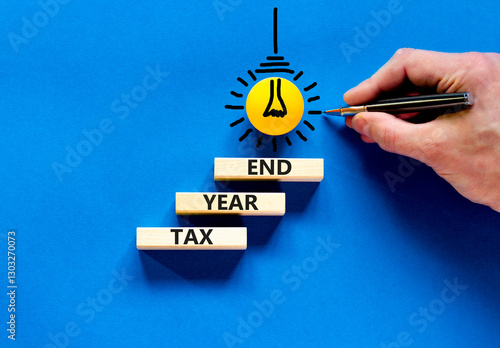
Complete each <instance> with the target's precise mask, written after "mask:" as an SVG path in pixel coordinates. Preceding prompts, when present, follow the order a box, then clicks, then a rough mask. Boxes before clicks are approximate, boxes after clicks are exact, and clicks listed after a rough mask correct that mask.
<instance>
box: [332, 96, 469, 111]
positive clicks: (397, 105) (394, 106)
mask: <svg viewBox="0 0 500 348" xmlns="http://www.w3.org/2000/svg"><path fill="white" fill-rule="evenodd" d="M473 104H474V96H473V95H472V94H471V93H448V94H433V95H416V96H409V97H403V98H394V99H385V100H378V101H375V102H373V103H372V104H369V105H354V106H350V105H348V106H341V107H340V108H339V109H333V110H327V111H325V112H324V113H325V114H326V115H330V116H344V117H345V116H352V115H356V114H357V113H358V112H364V111H378V112H387V113H391V114H402V113H411V112H418V111H422V110H433V109H441V108H446V107H451V106H462V107H467V106H471V105H473Z"/></svg>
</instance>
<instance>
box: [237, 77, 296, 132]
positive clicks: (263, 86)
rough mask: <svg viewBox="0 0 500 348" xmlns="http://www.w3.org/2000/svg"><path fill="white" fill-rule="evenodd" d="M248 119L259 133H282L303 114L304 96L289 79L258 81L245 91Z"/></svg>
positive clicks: (277, 78) (278, 78) (276, 78)
mask: <svg viewBox="0 0 500 348" xmlns="http://www.w3.org/2000/svg"><path fill="white" fill-rule="evenodd" d="M246 110H247V115H248V119H249V120H250V122H251V123H252V125H253V126H254V127H255V128H256V129H257V130H259V131H260V132H262V133H264V134H268V135H282V134H285V133H288V132H290V131H291V130H292V129H294V128H295V127H296V126H297V125H298V124H299V122H300V120H301V119H302V114H303V113H304V99H303V98H302V94H301V93H300V90H299V89H298V88H297V87H296V86H295V85H294V84H293V83H292V82H290V81H288V80H286V79H283V78H280V77H269V78H267V79H264V80H262V81H259V82H258V83H257V84H256V85H255V86H253V88H252V90H251V91H250V93H248V97H247V103H246Z"/></svg>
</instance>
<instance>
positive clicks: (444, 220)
mask: <svg viewBox="0 0 500 348" xmlns="http://www.w3.org/2000/svg"><path fill="white" fill-rule="evenodd" d="M328 123H330V122H328ZM329 126H330V127H331V128H333V131H335V132H336V133H337V134H338V135H339V137H340V138H341V139H342V141H344V142H346V143H347V144H348V145H347V146H349V147H350V148H351V149H354V152H355V153H356V155H358V158H359V161H361V162H362V163H363V168H362V169H363V173H364V174H361V175H364V176H372V177H374V180H375V181H377V182H379V183H380V185H375V187H376V188H377V189H378V190H379V191H380V195H379V197H380V201H381V202H380V203H379V204H380V205H383V206H384V207H386V208H387V209H390V212H389V213H392V214H394V215H397V219H398V220H400V221H401V226H404V227H403V228H401V229H400V230H399V231H387V233H388V234H391V233H403V232H404V233H407V234H408V237H409V238H412V239H414V242H415V243H419V244H421V245H423V246H424V247H425V248H426V249H428V250H430V251H431V252H432V253H433V254H435V255H436V257H437V258H439V259H440V260H441V261H442V262H443V263H444V264H446V265H449V266H450V268H452V269H458V270H459V272H460V274H465V275H466V276H467V277H468V278H469V279H468V280H467V281H468V284H470V286H471V288H474V289H475V290H477V291H478V292H482V293H483V294H484V296H485V301H486V302H487V303H488V304H489V306H490V307H491V309H492V313H494V315H496V316H497V317H498V316H500V314H499V313H500V274H499V271H498V270H499V266H500V214H499V213H497V212H495V211H493V210H492V209H490V208H488V207H485V206H482V205H479V204H475V203H472V202H470V201H468V200H467V199H465V198H464V197H462V196H461V195H460V194H458V192H456V191H455V189H454V188H453V187H452V186H451V185H450V184H448V183H447V182H446V181H445V180H443V179H442V178H441V177H439V176H438V175H437V174H436V173H435V172H434V171H433V170H432V169H431V168H430V167H428V166H426V165H425V164H422V165H421V166H418V167H415V168H414V171H413V172H412V174H411V175H410V176H408V177H406V178H405V181H404V182H403V183H401V184H399V185H396V186H395V187H394V188H395V191H394V192H391V189H390V188H389V186H388V185H387V183H384V182H383V181H384V180H385V179H384V177H383V176H381V175H380V173H385V172H387V170H388V169H390V170H392V171H393V172H395V173H396V174H397V173H398V165H399V164H400V159H399V158H398V155H396V154H391V153H386V152H384V151H383V150H381V149H380V148H379V146H378V145H376V144H373V145H368V144H365V143H363V141H362V140H360V138H359V135H358V134H357V133H356V132H355V131H353V130H351V129H349V128H347V127H345V126H339V125H338V124H332V123H330V124H329ZM370 147H371V148H370ZM381 238H383V236H381ZM388 238H390V236H389V237H388Z"/></svg>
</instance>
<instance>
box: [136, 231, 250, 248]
mask: <svg viewBox="0 0 500 348" xmlns="http://www.w3.org/2000/svg"><path fill="white" fill-rule="evenodd" d="M246 248H247V228H246V227H205V228H198V227H196V228H195V227H138V228H137V249H139V250H245V249H246Z"/></svg>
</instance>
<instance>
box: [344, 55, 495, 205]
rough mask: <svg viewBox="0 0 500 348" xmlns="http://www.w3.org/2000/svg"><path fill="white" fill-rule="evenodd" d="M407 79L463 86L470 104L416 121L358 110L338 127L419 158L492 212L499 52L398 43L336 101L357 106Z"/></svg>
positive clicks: (448, 88)
mask: <svg viewBox="0 0 500 348" xmlns="http://www.w3.org/2000/svg"><path fill="white" fill-rule="evenodd" d="M407 81H409V82H410V83H412V84H413V85H415V86H417V87H424V88H435V89H436V92H437V93H458V92H471V93H472V94H473V95H474V96H475V104H474V105H473V106H472V107H471V108H470V109H469V110H463V111H460V112H457V113H454V114H447V115H442V116H439V117H438V118H437V119H435V120H433V121H431V122H428V123H423V124H412V123H409V122H407V121H404V120H403V119H401V118H398V117H395V116H393V115H389V114H386V113H380V112H362V113H359V114H357V115H356V116H354V117H347V118H346V120H345V121H346V125H347V126H348V127H350V128H354V130H356V131H357V132H358V133H360V134H361V139H363V141H365V142H367V143H377V144H378V145H379V146H380V147H381V148H382V149H384V150H386V151H389V152H394V153H398V154H401V155H404V156H409V157H412V158H415V159H417V160H419V161H421V162H423V163H425V164H427V165H428V166H430V167H432V168H433V169H434V171H435V172H436V173H437V174H438V175H439V176H441V177H442V178H444V179H445V180H446V181H448V182H449V183H450V184H451V185H452V186H453V187H454V188H455V189H456V190H457V191H458V192H459V193H460V194H461V195H463V196H464V197H466V198H468V199H469V200H471V201H473V202H476V203H480V204H485V205H487V206H489V207H491V208H492V209H494V210H496V211H498V212H500V55H499V54H496V53H477V52H470V53H441V52H432V51H423V50H415V49H408V48H405V49H400V50H398V51H397V52H396V53H395V54H394V56H393V57H392V58H391V59H390V60H389V61H388V62H387V63H386V64H385V65H384V66H383V67H381V68H380V69H379V70H378V71H377V72H376V73H375V74H374V75H373V76H372V77H370V78H369V79H367V80H365V81H363V82H361V83H360V84H359V85H358V86H356V87H354V88H352V89H351V90H349V91H347V92H346V93H345V94H344V100H345V102H346V103H347V104H350V105H363V104H365V103H367V102H369V101H371V100H373V99H375V98H376V97H377V96H378V95H380V94H381V93H382V92H388V91H391V90H394V89H397V88H398V87H400V86H402V85H403V83H405V82H407Z"/></svg>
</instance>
